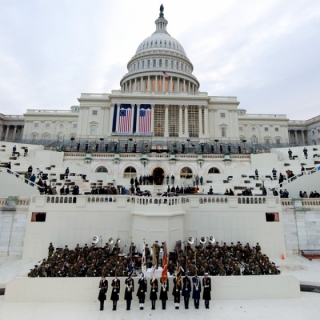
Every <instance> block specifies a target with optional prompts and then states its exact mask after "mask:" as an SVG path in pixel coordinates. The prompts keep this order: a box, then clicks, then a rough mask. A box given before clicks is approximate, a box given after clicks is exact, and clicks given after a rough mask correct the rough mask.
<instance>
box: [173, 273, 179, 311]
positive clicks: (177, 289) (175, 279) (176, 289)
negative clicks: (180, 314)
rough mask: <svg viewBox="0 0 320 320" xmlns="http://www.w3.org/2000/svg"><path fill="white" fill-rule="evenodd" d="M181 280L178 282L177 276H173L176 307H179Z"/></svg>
mask: <svg viewBox="0 0 320 320" xmlns="http://www.w3.org/2000/svg"><path fill="white" fill-rule="evenodd" d="M180 291H181V281H180V283H178V280H177V277H175V278H173V289H172V295H173V296H174V303H175V308H176V309H179V303H180Z"/></svg>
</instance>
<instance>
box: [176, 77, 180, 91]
mask: <svg viewBox="0 0 320 320" xmlns="http://www.w3.org/2000/svg"><path fill="white" fill-rule="evenodd" d="M176 92H180V78H177V91H176Z"/></svg>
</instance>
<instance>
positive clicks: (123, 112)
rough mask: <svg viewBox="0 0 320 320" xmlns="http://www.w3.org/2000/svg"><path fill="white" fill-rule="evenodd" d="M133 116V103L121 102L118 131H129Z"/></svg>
mask: <svg viewBox="0 0 320 320" xmlns="http://www.w3.org/2000/svg"><path fill="white" fill-rule="evenodd" d="M131 118H132V107H131V104H121V105H120V114H119V127H118V132H122V133H124V132H125V133H127V132H130V131H131Z"/></svg>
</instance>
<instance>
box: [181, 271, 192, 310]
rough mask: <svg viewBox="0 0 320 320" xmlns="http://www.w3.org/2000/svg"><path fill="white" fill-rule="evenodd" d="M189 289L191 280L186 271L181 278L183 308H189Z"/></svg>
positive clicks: (190, 289)
mask: <svg viewBox="0 0 320 320" xmlns="http://www.w3.org/2000/svg"><path fill="white" fill-rule="evenodd" d="M191 291H192V288H191V281H190V278H189V277H188V275H187V273H186V275H185V277H184V278H183V288H182V296H183V297H184V307H185V309H189V299H190V295H191Z"/></svg>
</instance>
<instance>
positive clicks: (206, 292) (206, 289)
mask: <svg viewBox="0 0 320 320" xmlns="http://www.w3.org/2000/svg"><path fill="white" fill-rule="evenodd" d="M202 285H203V297H202V298H203V300H204V305H205V307H206V309H209V303H210V300H211V279H210V278H209V277H208V273H205V274H204V278H203V279H202Z"/></svg>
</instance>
